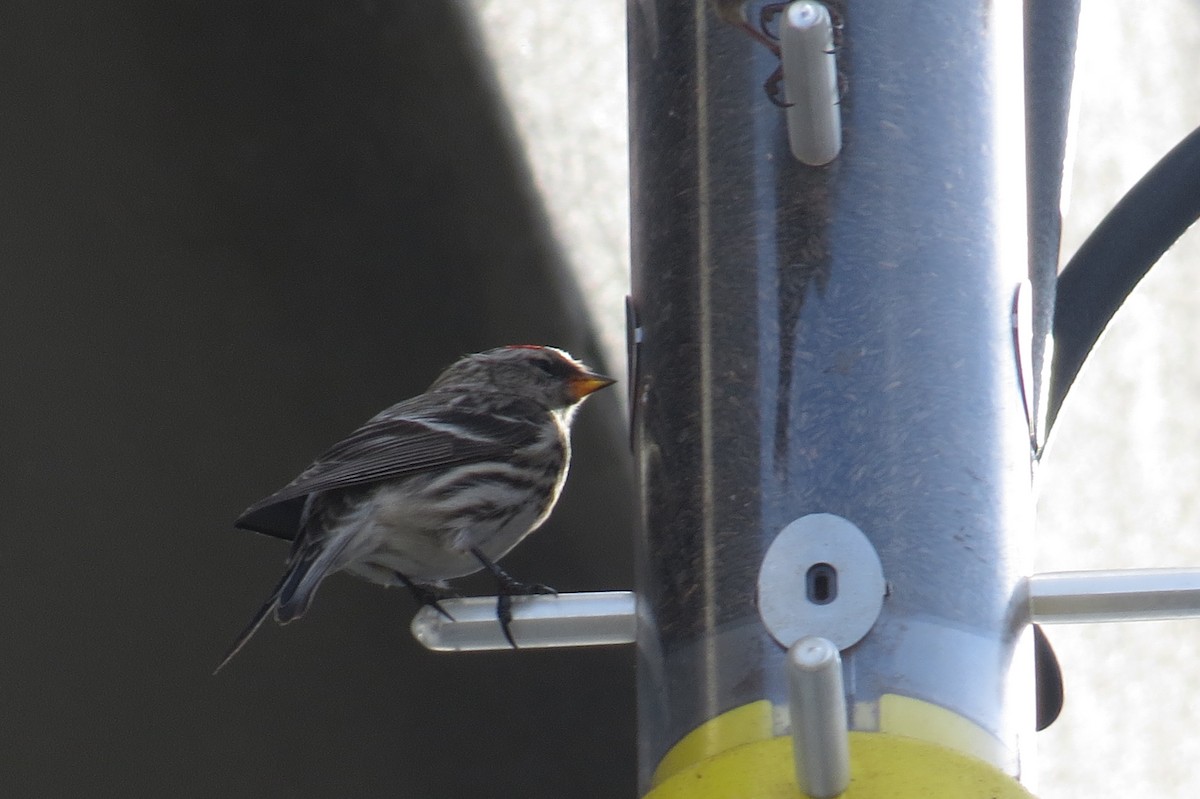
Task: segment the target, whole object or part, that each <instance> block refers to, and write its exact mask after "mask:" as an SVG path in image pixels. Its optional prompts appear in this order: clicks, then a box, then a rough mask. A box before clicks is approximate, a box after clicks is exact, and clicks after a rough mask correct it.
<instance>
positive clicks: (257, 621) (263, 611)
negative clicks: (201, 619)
mask: <svg viewBox="0 0 1200 799" xmlns="http://www.w3.org/2000/svg"><path fill="white" fill-rule="evenodd" d="M291 576H292V570H291V569H289V570H288V571H287V573H286V574H284V575H283V579H281V580H280V581H279V585H277V586H275V590H274V591H272V592H271V597H270V599H268V600H267V601H266V602H264V603H263V606H262V607H261V608H259V609H258V612H257V613H255V614H254V618H252V619H250V623H249V624H247V625H246V628H245V629H244V630H242V631H241V632H240V633H238V637H237V638H235V639H234V641H233V646H231V647H229V651H228V652H226V653H225V657H223V658H221V662H220V663H218V664H217V667H216V668H215V669H213V674H216V673H217V672H218V671H220V670H221V669H223V668H225V664H226V663H228V662H229V661H231V660H233V656H234V655H236V654H237V653H238V652H239V651H240V650H241V648H242V647H243V646H245V645H246V642H247V641H249V640H250V636H252V635H254V631H255V630H257V629H258V628H259V627H261V626H262V623H263V621H264V620H265V619H266V618H267V616H268V615H270V613H271V611H273V610H275V608H276V606H277V605H278V604H279V593H280V592H281V591H282V590H283V587H284V586H285V585H286V584H287V581H288V578H289V577H291Z"/></svg>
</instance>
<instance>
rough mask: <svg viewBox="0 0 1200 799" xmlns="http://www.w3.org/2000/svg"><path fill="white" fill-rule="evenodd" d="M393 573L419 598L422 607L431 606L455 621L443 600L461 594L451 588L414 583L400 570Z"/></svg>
mask: <svg viewBox="0 0 1200 799" xmlns="http://www.w3.org/2000/svg"><path fill="white" fill-rule="evenodd" d="M393 574H395V575H396V579H397V580H398V581H399V582H400V584H401V585H402V586H404V587H405V588H407V589H408V592H409V593H410V594H412V596H413V599H415V600H417V604H419V605H421V606H422V607H426V606H428V607H431V608H433V609H434V610H436V611H437V612H438V613H440V614H441V615H443V616H445V617H446V618H447V619H449V620H450V621H454V617H453V616H451V615H450V611H448V610H446V609H445V608H444V607H442V600H443V599H450V598H457V597H458V596H460V594H458V593H457V592H455V591H452V590H450V589H449V588H442V587H440V586H436V585H426V584H422V583H414V582H413V581H412V580H410V579H408V578H407V577H405V576H404V575H403V574H401V573H400V572H393Z"/></svg>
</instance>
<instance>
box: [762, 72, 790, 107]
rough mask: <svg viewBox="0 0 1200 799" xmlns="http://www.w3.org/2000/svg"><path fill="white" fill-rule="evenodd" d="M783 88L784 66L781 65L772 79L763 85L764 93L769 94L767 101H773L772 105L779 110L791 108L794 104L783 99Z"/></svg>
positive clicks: (768, 79)
mask: <svg viewBox="0 0 1200 799" xmlns="http://www.w3.org/2000/svg"><path fill="white" fill-rule="evenodd" d="M782 86H783V65H782V64H780V65H779V66H778V67H777V68H776V69H775V71H774V72H772V73H771V77H769V78H767V80H766V82H764V83H763V91H765V92H766V93H767V99H768V100H770V101H771V104H772V105H774V106H776V107H777V108H791V107H792V105H794V103H789V102H788V101H787V100H784V99H783V97H782V95H783V90H782Z"/></svg>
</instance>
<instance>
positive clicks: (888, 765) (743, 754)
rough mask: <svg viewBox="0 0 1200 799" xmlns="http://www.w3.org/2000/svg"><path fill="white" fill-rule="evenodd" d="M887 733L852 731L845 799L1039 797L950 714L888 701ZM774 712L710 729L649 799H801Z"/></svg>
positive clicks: (679, 753)
mask: <svg viewBox="0 0 1200 799" xmlns="http://www.w3.org/2000/svg"><path fill="white" fill-rule="evenodd" d="M878 711H879V726H880V729H881V730H882V731H881V732H851V733H850V786H849V788H848V789H847V790H846V792H845V793H843V794H842V796H843V797H845V799H882V798H883V797H887V799H909V798H910V797H912V799H943V797H944V798H945V799H1032V796H1033V795H1032V794H1030V793H1029V792H1028V791H1027V790H1025V788H1024V787H1023V786H1022V785H1021V783H1020V782H1018V781H1017V780H1016V779H1014V778H1013V777H1011V776H1010V775H1008V774H1006V773H1005V772H1004V771H1002V770H1001V769H999V768H997V767H996V766H995V765H993V763H997V762H1003V747H1002V746H1001V745H1000V742H999V741H997V740H996V739H994V738H992V736H990V735H988V734H987V733H986V732H985V731H984V730H982V729H981V728H979V727H977V726H976V725H974V724H972V723H971V722H969V721H968V720H966V719H965V718H963V717H961V716H959V715H957V714H955V713H952V712H951V711H949V710H946V709H945V708H941V707H938V706H937V705H933V704H930V703H928V702H922V701H919V700H916V699H911V698H909V697H903V696H896V695H887V696H884V697H882V698H881V701H880V703H879V705H878ZM774 716H775V708H774V707H773V706H772V704H771V703H770V702H767V701H765V700H764V701H759V702H751V703H750V704H747V705H743V706H742V707H739V708H734V709H733V710H730V711H729V712H727V713H723V714H721V715H720V716H718V717H717V718H715V719H712V720H711V721H709V722H708V723H706V724H703V725H701V726H700V727H698V728H697V729H695V730H692V732H691V733H689V734H688V735H686V736H684V738H683V739H682V740H681V741H680V742H679V743H678V744H676V745H675V746H674V747H673V748H672V749H671V751H669V752H668V753H667V754H666V756H665V757H664V758H663V759H662V761H661V762H660V763H659V765H658V769H657V770H656V772H655V774H654V788H653V790H651V791H650V793H648V794H646V797H645V799H685V798H686V799H798V797H803V796H804V794H802V793H801V792H800V789H799V788H798V787H797V785H796V776H795V760H794V754H793V749H792V739H791V737H790V736H786V735H785V736H775V737H773V736H774V731H775V730H776V729H777V727H776V723H775V718H774Z"/></svg>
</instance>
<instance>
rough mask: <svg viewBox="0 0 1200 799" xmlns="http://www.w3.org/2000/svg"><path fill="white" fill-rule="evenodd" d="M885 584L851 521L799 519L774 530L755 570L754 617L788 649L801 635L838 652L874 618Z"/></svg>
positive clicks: (867, 544)
mask: <svg viewBox="0 0 1200 799" xmlns="http://www.w3.org/2000/svg"><path fill="white" fill-rule="evenodd" d="M886 592H887V583H886V582H885V581H884V579H883V565H882V564H881V563H880V562H879V555H877V554H876V553H875V547H874V546H872V545H871V542H870V540H868V539H867V537H866V536H865V535H863V532H862V531H861V530H859V529H858V528H857V527H855V526H854V524H853V523H851V522H849V521H847V520H846V519H843V518H842V517H841V516H835V515H834V514H832V513H811V514H809V515H807V516H801V517H800V518H799V519H796V520H795V521H793V522H792V523H791V524H789V525H787V526H786V527H784V528H783V529H782V530H780V531H779V535H777V536H775V540H774V541H772V542H771V546H770V547H768V548H767V554H766V555H765V556H764V557H763V562H762V566H761V567H760V568H759V572H758V613H759V615H760V616H761V617H762V621H763V624H764V625H766V628H767V630H768V631H769V632H770V633H771V637H772V638H774V639H775V640H776V641H778V642H779V643H780V644H781V645H782V646H785V647H790V646H791V645H792V644H794V643H795V642H796V641H798V640H800V639H801V638H804V637H806V636H810V635H815V636H820V637H822V638H827V639H829V640H830V641H832V642H833V644H834V646H836V647H837V648H838V649H839V650H841V649H845V648H847V647H849V646H852V645H854V644H856V643H858V641H859V640H861V639H862V637H863V636H864V635H866V634H867V632H868V631H869V630H870V629H871V627H872V626H873V625H874V624H875V620H876V619H877V618H879V611H880V610H881V609H882V608H883V597H884V594H885V593H886Z"/></svg>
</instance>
